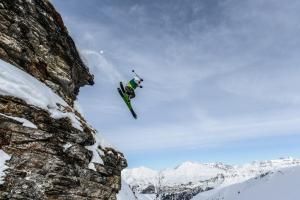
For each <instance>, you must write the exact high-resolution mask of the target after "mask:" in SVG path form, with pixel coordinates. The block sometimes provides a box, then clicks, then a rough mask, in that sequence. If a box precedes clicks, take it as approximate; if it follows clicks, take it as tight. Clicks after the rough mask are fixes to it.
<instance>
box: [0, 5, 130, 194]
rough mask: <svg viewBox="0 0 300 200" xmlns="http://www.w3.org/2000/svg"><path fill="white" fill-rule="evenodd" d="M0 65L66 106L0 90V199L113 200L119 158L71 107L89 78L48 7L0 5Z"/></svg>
mask: <svg viewBox="0 0 300 200" xmlns="http://www.w3.org/2000/svg"><path fill="white" fill-rule="evenodd" d="M0 59H1V60H3V61H6V62H8V63H10V64H11V67H12V68H16V69H17V70H23V71H25V72H26V73H28V74H30V75H31V76H33V77H35V78H36V79H37V80H39V81H40V83H41V84H45V85H46V86H47V87H49V88H51V90H52V91H53V94H54V95H58V96H57V97H61V98H62V101H63V100H64V102H66V104H65V105H61V104H59V103H56V106H54V107H53V106H52V107H50V105H49V106H48V105H47V107H46V108H44V107H40V106H38V105H33V104H31V103H30V101H27V100H26V98H25V99H24V98H23V99H22V98H21V97H20V95H16V96H15V95H7V93H6V92H5V89H6V88H5V85H0V113H1V115H0V149H1V150H3V151H4V152H5V153H6V154H8V155H10V156H11V158H10V159H9V160H7V161H6V163H5V164H6V165H7V166H8V169H6V171H5V176H4V178H3V184H1V185H0V199H34V200H42V199H72V200H73V199H75V200H76V199H80V200H82V199H103V200H104V199H107V200H114V199H116V193H117V192H118V191H119V190H120V187H121V170H122V169H123V168H125V167H126V166H127V163H126V160H125V158H124V156H123V154H122V153H120V152H118V151H117V150H115V149H113V148H112V147H110V146H107V145H106V146H105V145H101V142H99V141H98V140H99V135H98V133H97V132H96V131H95V130H94V129H92V128H91V127H90V126H89V125H88V124H87V122H86V121H85V119H84V118H83V117H82V116H81V115H80V113H78V112H77V111H76V110H75V109H74V107H73V103H74V100H75V99H76V95H77V94H78V92H79V88H80V87H81V86H84V85H86V84H93V76H92V75H91V74H90V72H89V70H88V68H87V67H86V66H85V64H84V63H83V62H82V60H81V58H80V56H79V53H78V52H77V50H76V47H75V44H74V42H73V40H72V39H71V37H70V36H69V34H68V31H67V29H66V27H65V26H64V24H63V21H62V18H61V16H60V15H59V13H57V11H56V10H55V9H54V7H53V6H52V5H51V3H50V2H49V1H47V0H1V1H0ZM3 76H4V75H3ZM0 78H1V77H0ZM2 78H3V77H2ZM4 79H5V77H4ZM16 84H17V83H16ZM51 90H50V91H51ZM48 108H49V109H48ZM51 109H52V110H53V109H54V110H55V109H56V110H55V112H56V113H60V115H61V116H59V117H57V116H56V117H55V115H53V113H51V112H50V110H51ZM72 116H73V117H72ZM19 119H23V120H27V121H29V122H31V123H33V124H34V126H33V127H26V126H24V124H23V123H22V120H19ZM74 120H75V121H77V122H78V123H79V124H80V127H79V128H78V127H76V126H74V123H73V122H74ZM97 138H98V139H97ZM95 160H99V161H100V162H96V161H95Z"/></svg>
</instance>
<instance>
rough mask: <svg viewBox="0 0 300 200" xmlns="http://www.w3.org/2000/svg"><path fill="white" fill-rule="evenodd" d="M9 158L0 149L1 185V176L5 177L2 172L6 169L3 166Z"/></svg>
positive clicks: (0, 182)
mask: <svg viewBox="0 0 300 200" xmlns="http://www.w3.org/2000/svg"><path fill="white" fill-rule="evenodd" d="M10 158H11V157H10V156H9V155H8V154H6V153H5V152H4V151H3V150H1V149H0V184H3V176H4V175H5V172H4V170H5V169H7V168H8V167H7V166H6V165H5V162H6V161H7V160H9V159H10Z"/></svg>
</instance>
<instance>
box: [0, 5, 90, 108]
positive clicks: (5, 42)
mask: <svg viewBox="0 0 300 200" xmlns="http://www.w3.org/2000/svg"><path fill="white" fill-rule="evenodd" d="M0 58H1V59H3V60H6V61H8V62H10V63H12V64H14V65H15V66H17V67H19V68H21V69H23V70H24V71H26V72H28V73H30V74H31V75H33V76H34V77H36V78H37V79H39V80H41V81H43V82H44V83H45V84H46V85H48V86H49V87H50V88H52V89H53V90H54V91H55V92H56V93H57V94H59V95H60V96H61V97H63V98H64V99H65V100H66V101H67V102H68V103H71V104H72V103H73V100H74V99H76V95H77V94H78V92H79V88H80V87H81V86H83V85H86V84H93V76H92V75H91V74H90V73H89V71H88V68H87V67H86V66H85V64H84V63H83V62H82V60H81V58H80V56H79V54H78V52H77V50H76V47H75V44H74V42H73V40H72V38H71V37H70V36H69V34H68V31H67V29H66V27H65V26H64V24H63V21H62V18H61V16H60V15H59V13H57V12H56V10H55V9H54V7H53V6H52V5H51V3H50V2H48V1H47V0H42V1H41V0H30V1H29V0H28V1H25V0H24V1H23V0H2V1H1V5H0Z"/></svg>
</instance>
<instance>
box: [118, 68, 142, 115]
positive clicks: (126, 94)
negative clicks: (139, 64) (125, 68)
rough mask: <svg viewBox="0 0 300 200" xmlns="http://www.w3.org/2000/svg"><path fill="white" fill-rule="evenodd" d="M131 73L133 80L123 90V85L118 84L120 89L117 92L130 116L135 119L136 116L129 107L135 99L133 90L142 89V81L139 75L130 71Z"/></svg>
mask: <svg viewBox="0 0 300 200" xmlns="http://www.w3.org/2000/svg"><path fill="white" fill-rule="evenodd" d="M132 72H133V73H134V77H133V79H131V80H130V81H129V82H128V84H127V85H126V86H125V88H124V86H123V83H122V82H120V88H118V91H119V93H120V95H121V97H122V98H123V100H124V101H125V103H126V105H127V107H128V108H129V110H130V112H131V114H132V116H133V117H134V118H135V119H136V118H137V115H136V113H135V112H134V110H133V108H132V106H131V99H133V98H134V97H135V92H134V90H135V89H136V88H138V87H139V88H143V86H141V83H142V82H143V81H144V80H143V79H142V78H141V77H140V76H139V75H137V74H136V73H135V71H134V70H132Z"/></svg>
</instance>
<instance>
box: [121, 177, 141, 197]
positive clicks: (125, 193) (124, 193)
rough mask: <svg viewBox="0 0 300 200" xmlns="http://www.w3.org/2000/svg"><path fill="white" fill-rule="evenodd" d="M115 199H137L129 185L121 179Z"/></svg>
mask: <svg viewBox="0 0 300 200" xmlns="http://www.w3.org/2000/svg"><path fill="white" fill-rule="evenodd" d="M117 200H137V198H136V197H135V195H134V193H133V192H132V190H131V188H130V187H129V185H128V184H127V183H126V182H125V181H123V180H122V183H121V190H120V191H119V193H118V194H117Z"/></svg>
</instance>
